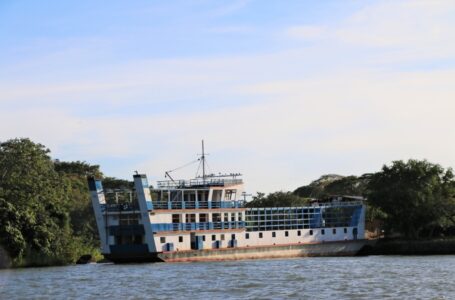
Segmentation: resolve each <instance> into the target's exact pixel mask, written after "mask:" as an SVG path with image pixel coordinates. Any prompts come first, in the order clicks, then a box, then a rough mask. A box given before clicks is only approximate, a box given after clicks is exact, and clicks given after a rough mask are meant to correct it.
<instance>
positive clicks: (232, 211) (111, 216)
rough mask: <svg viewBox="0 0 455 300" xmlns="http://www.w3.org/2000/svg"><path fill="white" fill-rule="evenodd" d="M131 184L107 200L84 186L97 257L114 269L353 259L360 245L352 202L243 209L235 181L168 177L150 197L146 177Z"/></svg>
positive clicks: (358, 209)
mask: <svg viewBox="0 0 455 300" xmlns="http://www.w3.org/2000/svg"><path fill="white" fill-rule="evenodd" d="M203 159H204V154H203V155H202V166H203V168H204V169H205V165H204V160H203ZM167 175H169V174H168V173H167ZM133 177H134V185H135V190H134V191H132V190H131V191H126V192H125V191H121V192H119V191H112V192H109V193H107V191H104V190H103V187H102V183H101V181H100V180H96V179H94V178H89V187H90V191H91V197H92V202H93V207H94V211H95V216H96V221H97V226H98V230H99V233H100V239H101V246H102V252H103V254H104V255H105V256H106V257H107V258H108V259H111V260H113V261H116V262H124V261H191V260H211V259H216V260H223V259H241V258H259V257H286V256H318V255H352V254H355V253H356V252H357V251H358V250H359V249H360V248H361V246H362V245H363V238H364V214H365V209H364V205H363V203H362V201H361V200H360V199H357V198H343V197H335V198H332V199H330V200H329V201H324V202H314V203H312V204H311V205H310V206H307V207H271V208H245V201H244V199H243V196H242V195H244V191H243V181H242V179H241V178H240V174H228V175H217V176H213V175H212V176H210V175H206V174H205V170H204V172H203V176H201V177H198V178H195V179H192V180H174V179H173V178H172V177H171V176H170V175H169V176H168V177H169V178H170V180H166V181H159V182H158V184H157V187H156V188H155V189H151V188H150V186H149V184H148V181H147V178H146V176H145V175H141V174H136V175H134V176H133Z"/></svg>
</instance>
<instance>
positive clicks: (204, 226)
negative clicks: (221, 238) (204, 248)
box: [151, 221, 245, 232]
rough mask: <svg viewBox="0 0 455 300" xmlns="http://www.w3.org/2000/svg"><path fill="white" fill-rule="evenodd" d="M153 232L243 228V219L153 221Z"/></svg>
mask: <svg viewBox="0 0 455 300" xmlns="http://www.w3.org/2000/svg"><path fill="white" fill-rule="evenodd" d="M151 225H152V230H153V231H154V232H159V231H195V230H196V231H197V230H226V229H242V228H245V222H244V221H233V222H200V223H155V224H151Z"/></svg>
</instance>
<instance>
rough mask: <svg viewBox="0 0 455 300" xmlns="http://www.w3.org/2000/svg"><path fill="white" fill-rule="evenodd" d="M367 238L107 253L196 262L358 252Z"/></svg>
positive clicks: (125, 258) (118, 257) (148, 259)
mask: <svg viewBox="0 0 455 300" xmlns="http://www.w3.org/2000/svg"><path fill="white" fill-rule="evenodd" d="M365 244H366V240H355V241H339V242H325V243H311V244H288V245H271V246H258V247H238V248H223V249H204V250H188V251H172V252H159V253H150V254H147V255H141V256H134V255H128V256H126V255H105V257H106V258H107V259H109V260H111V261H113V262H115V263H126V262H194V261H227V260H243V259H269V258H290V257H321V256H354V255H356V254H357V253H358V252H359V251H360V249H362V247H363V246H364V245H365Z"/></svg>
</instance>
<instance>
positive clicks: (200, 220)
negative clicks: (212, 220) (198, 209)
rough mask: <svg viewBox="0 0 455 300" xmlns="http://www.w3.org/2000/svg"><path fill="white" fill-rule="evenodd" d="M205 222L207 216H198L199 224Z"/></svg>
mask: <svg viewBox="0 0 455 300" xmlns="http://www.w3.org/2000/svg"><path fill="white" fill-rule="evenodd" d="M207 221H208V218H207V214H199V222H201V223H204V222H207Z"/></svg>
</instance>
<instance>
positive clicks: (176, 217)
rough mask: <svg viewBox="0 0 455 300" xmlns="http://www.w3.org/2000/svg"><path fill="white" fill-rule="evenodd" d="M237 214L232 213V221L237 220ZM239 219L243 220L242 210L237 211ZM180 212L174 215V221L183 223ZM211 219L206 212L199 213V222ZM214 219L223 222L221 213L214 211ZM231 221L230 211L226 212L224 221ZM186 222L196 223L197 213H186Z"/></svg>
mask: <svg viewBox="0 0 455 300" xmlns="http://www.w3.org/2000/svg"><path fill="white" fill-rule="evenodd" d="M235 214H236V213H231V222H235V221H236V220H235ZM237 218H238V220H237V221H242V219H243V215H242V213H241V212H239V213H237ZM182 221H183V220H182V219H181V215H180V214H173V215H172V223H183V222H182ZM208 221H209V215H208V214H206V213H200V214H199V222H201V223H204V222H208ZM212 221H213V222H221V213H213V214H212ZM228 221H229V213H224V222H228ZM185 222H186V223H195V222H196V214H186V215H185Z"/></svg>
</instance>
